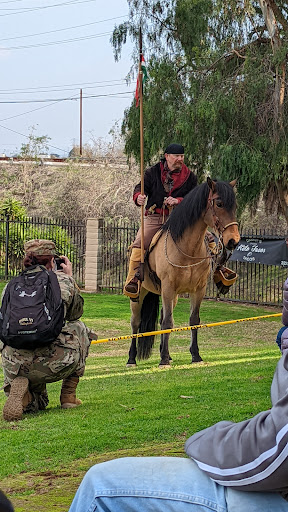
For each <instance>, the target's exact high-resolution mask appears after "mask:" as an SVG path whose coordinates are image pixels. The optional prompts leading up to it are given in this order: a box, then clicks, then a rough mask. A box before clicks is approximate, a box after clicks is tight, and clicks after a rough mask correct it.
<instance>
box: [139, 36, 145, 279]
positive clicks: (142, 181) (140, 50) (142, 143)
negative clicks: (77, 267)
mask: <svg viewBox="0 0 288 512" xmlns="http://www.w3.org/2000/svg"><path fill="white" fill-rule="evenodd" d="M142 56H143V53H142V30H141V26H140V30H139V107H140V175H141V195H144V140H143V139H144V137H143V71H142V65H141V64H142ZM143 280H144V205H143V204H142V205H141V264H140V281H143Z"/></svg>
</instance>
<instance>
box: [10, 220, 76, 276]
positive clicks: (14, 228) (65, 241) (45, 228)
mask: <svg viewBox="0 0 288 512" xmlns="http://www.w3.org/2000/svg"><path fill="white" fill-rule="evenodd" d="M34 238H44V239H48V240H53V242H55V244H56V247H57V250H58V252H59V254H63V255H64V254H65V255H66V256H68V258H69V259H70V261H71V262H72V266H73V275H74V277H75V279H76V281H77V283H78V284H79V286H83V283H84V281H85V251H86V223H85V222H71V221H66V220H63V219H54V220H52V219H45V218H40V217H25V218H23V219H21V220H14V219H13V218H9V216H6V217H0V279H5V280H7V279H10V278H11V277H13V276H14V275H16V274H18V273H19V272H20V271H21V269H22V259H23V255H24V251H23V246H24V242H25V241H27V240H31V239H34Z"/></svg>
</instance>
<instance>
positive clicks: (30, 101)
mask: <svg viewBox="0 0 288 512" xmlns="http://www.w3.org/2000/svg"><path fill="white" fill-rule="evenodd" d="M132 92H134V91H126V92H115V93H110V94H91V95H89V96H83V98H86V99H88V98H103V97H108V96H109V97H111V96H112V97H113V96H114V97H117V96H121V95H123V94H128V93H132ZM127 97H128V96H127ZM78 99H79V97H71V98H59V99H55V98H54V99H53V98H52V99H42V100H41V99H36V100H12V101H0V104H5V105H11V104H18V103H49V102H51V101H54V102H55V103H57V102H58V101H77V100H78Z"/></svg>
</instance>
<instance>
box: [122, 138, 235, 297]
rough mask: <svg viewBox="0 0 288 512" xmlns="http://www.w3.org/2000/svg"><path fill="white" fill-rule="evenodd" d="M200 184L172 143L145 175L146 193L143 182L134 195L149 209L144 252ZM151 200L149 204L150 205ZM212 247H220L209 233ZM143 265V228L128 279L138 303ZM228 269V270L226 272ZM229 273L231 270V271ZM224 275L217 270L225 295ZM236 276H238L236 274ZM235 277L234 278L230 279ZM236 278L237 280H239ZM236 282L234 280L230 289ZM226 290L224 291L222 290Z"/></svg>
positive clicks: (130, 293) (180, 150) (181, 149)
mask: <svg viewBox="0 0 288 512" xmlns="http://www.w3.org/2000/svg"><path fill="white" fill-rule="evenodd" d="M196 185H197V176H196V175H195V174H194V173H193V172H192V171H191V170H190V169H188V167H187V166H186V165H185V164H184V147H183V146H182V145H181V144H175V143H173V144H169V146H168V147H167V148H166V149H165V153H164V158H163V159H162V160H160V162H158V163H157V164H155V165H153V166H152V167H149V168H148V169H146V171H145V174H144V194H143V195H142V194H141V183H138V184H137V185H136V186H135V188H134V192H133V200H134V202H135V204H136V205H137V206H141V205H144V204H145V203H146V206H145V216H144V251H147V249H148V248H149V245H150V242H151V240H152V238H153V236H154V235H155V234H156V233H157V231H158V230H159V229H160V228H161V226H162V225H163V224H164V223H165V222H166V220H167V219H168V216H169V214H170V213H171V211H172V209H173V208H174V207H175V206H177V205H178V204H179V203H181V201H182V200H183V198H184V196H185V195H186V194H188V192H190V191H191V190H192V189H194V188H195V187H196ZM146 201H147V202H146ZM207 237H208V240H209V248H210V250H211V251H212V252H213V250H214V248H215V246H216V244H215V241H214V238H213V235H211V234H210V233H209V232H208V233H207ZM140 262H141V228H140V229H139V230H138V233H137V235H136V238H135V240H134V242H133V244H132V252H131V256H130V263H129V270H128V276H127V279H126V282H125V285H124V290H123V293H124V295H127V297H130V299H132V300H137V299H138V297H139V292H140V286H141V282H140ZM225 270H226V269H225ZM227 270H228V269H227ZM223 275H224V273H223V272H222V270H220V271H219V270H217V271H216V275H215V277H216V276H217V281H216V279H215V282H216V285H217V287H218V288H219V290H221V292H222V293H226V292H227V291H228V289H229V288H228V287H226V290H225V287H224V286H223V278H222V276H223ZM235 276H236V275H235ZM229 277H230V278H231V276H229ZM235 278H236V277H235ZM234 281H235V279H234V280H233V279H230V281H229V282H228V286H231V284H233V283H234ZM221 287H222V288H221Z"/></svg>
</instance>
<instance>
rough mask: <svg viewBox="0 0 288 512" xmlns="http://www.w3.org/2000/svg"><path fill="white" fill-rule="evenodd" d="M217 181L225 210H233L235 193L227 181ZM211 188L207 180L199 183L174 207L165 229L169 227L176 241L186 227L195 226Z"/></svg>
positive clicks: (218, 191)
mask: <svg viewBox="0 0 288 512" xmlns="http://www.w3.org/2000/svg"><path fill="white" fill-rule="evenodd" d="M214 181H215V186H216V192H217V194H218V196H219V198H220V199H221V200H222V202H223V206H224V208H225V210H227V211H228V212H231V211H232V210H233V209H234V208H235V204H236V202H235V194H234V191H233V188H232V186H231V185H230V184H229V182H227V181H216V180H214ZM209 192H210V188H209V185H208V183H207V182H205V183H202V184H201V185H197V187H195V188H194V189H193V190H191V191H190V192H189V194H187V195H186V196H185V197H184V199H183V201H182V202H181V203H180V204H179V205H178V206H176V208H174V210H173V212H172V213H171V215H170V217H169V218H168V220H167V221H166V223H165V224H164V225H163V227H162V229H163V231H167V229H169V231H170V233H171V236H172V238H173V239H174V240H175V241H176V240H179V238H181V237H182V235H183V233H184V231H185V229H186V228H188V227H190V226H193V225H194V224H195V222H197V220H199V218H200V217H201V215H202V212H203V211H204V210H205V209H206V206H207V201H208V197H209Z"/></svg>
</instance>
